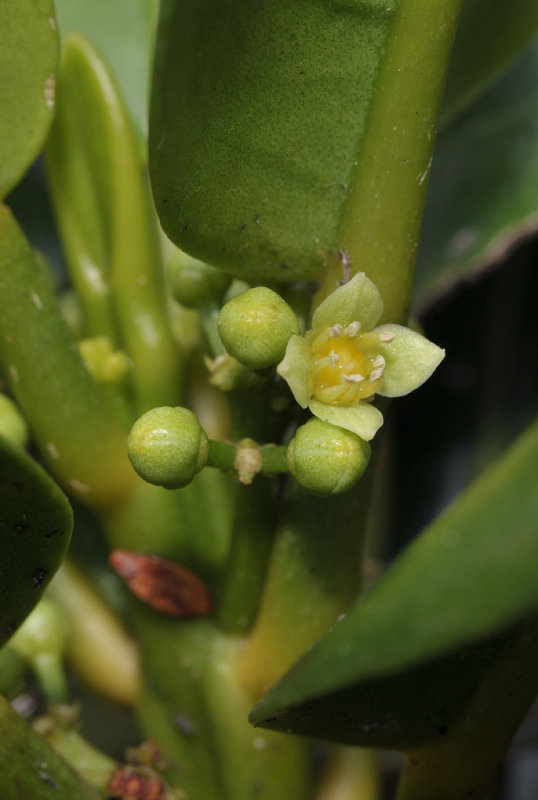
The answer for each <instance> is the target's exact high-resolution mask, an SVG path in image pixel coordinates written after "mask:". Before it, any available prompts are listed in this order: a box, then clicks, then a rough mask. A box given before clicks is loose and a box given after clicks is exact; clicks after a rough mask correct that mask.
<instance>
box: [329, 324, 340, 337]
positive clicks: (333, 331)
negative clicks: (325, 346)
mask: <svg viewBox="0 0 538 800" xmlns="http://www.w3.org/2000/svg"><path fill="white" fill-rule="evenodd" d="M342 331H343V328H342V326H341V325H340V324H339V323H338V322H337V323H336V325H333V326H332V328H331V339H334V338H335V337H336V336H341V335H342Z"/></svg>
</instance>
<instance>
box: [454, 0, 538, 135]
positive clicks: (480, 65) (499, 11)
mask: <svg viewBox="0 0 538 800" xmlns="http://www.w3.org/2000/svg"><path fill="white" fill-rule="evenodd" d="M537 28H538V4H537V3H536V2H535V0H512V2H511V3H510V5H509V6H507V5H506V4H505V3H499V2H496V3H495V2H494V3H492V2H491V0H465V2H464V3H463V8H462V13H461V19H460V22H459V25H458V31H457V34H456V40H455V42H454V50H453V52H452V58H451V61H450V69H449V71H448V77H447V86H446V91H445V97H444V100H443V107H442V109H441V124H446V122H448V121H449V120H450V119H453V118H454V116H455V115H457V114H458V113H459V112H460V111H461V110H462V109H464V108H466V107H467V106H468V105H469V104H470V102H472V101H473V100H474V99H475V98H476V97H477V96H478V95H480V94H481V93H482V92H483V91H484V89H485V88H487V87H488V86H489V84H490V83H491V82H492V81H493V80H494V79H495V78H496V77H497V76H498V74H499V73H500V72H501V71H502V69H503V68H504V67H506V65H507V64H508V63H509V62H510V60H511V59H512V58H514V57H515V56H516V55H517V54H518V53H519V52H520V51H521V50H523V49H524V48H525V46H526V45H527V44H528V42H529V40H530V39H531V38H532V37H533V35H534V33H535V32H536V29H537Z"/></svg>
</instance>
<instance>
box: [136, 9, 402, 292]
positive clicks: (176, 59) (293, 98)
mask: <svg viewBox="0 0 538 800" xmlns="http://www.w3.org/2000/svg"><path fill="white" fill-rule="evenodd" d="M393 14H394V4H392V5H391V4H388V3H384V2H380V1H379V0H358V2H353V3H347V2H346V3H338V4H334V3H326V2H325V1H324V0H289V1H288V2H286V3H274V2H273V0H262V2H260V0H255V2H244V0H241V2H238V0H227V2H222V0H203V2H201V1H200V0H187V1H185V2H181V3H176V2H173V1H172V2H170V0H164V2H162V3H161V20H160V26H159V34H158V41H157V47H156V65H155V72H154V78H153V91H152V107H151V113H150V167H151V171H152V180H153V187H154V194H155V202H156V207H157V211H158V213H159V215H160V217H161V221H162V223H163V226H164V228H165V230H166V232H167V233H168V235H169V236H170V238H172V239H173V240H174V241H175V242H176V243H177V244H179V245H180V246H181V247H182V249H185V250H186V251H187V252H190V253H192V254H193V255H196V256H199V257H201V258H203V259H204V260H207V261H209V262H210V263H211V262H213V263H215V264H217V265H218V266H224V267H226V266H229V267H230V268H231V269H233V270H234V271H235V272H236V273H241V272H242V273H243V274H244V275H249V276H252V275H254V274H256V275H257V276H258V277H259V276H263V275H265V276H267V275H272V276H273V278H274V277H275V275H278V277H279V278H281V279H284V280H293V279H294V277H297V276H305V275H307V274H310V275H312V274H313V273H315V272H316V271H319V268H320V266H321V265H322V264H323V261H324V258H325V257H326V255H327V252H328V251H329V250H330V249H331V248H332V247H333V245H334V242H335V238H336V227H337V224H338V222H339V219H340V212H341V209H342V205H343V203H344V201H345V199H346V189H347V184H348V183H349V181H350V179H351V174H352V172H353V169H354V161H355V160H356V145H357V141H358V140H360V139H361V137H362V136H363V134H364V130H365V124H366V118H367V113H368V109H369V105H370V101H371V98H372V95H373V92H374V88H375V82H376V77H377V71H378V68H379V64H380V60H381V56H382V51H383V47H384V45H385V42H386V37H387V32H388V29H389V26H390V22H391V20H392V17H393ZM324 251H325V252H324Z"/></svg>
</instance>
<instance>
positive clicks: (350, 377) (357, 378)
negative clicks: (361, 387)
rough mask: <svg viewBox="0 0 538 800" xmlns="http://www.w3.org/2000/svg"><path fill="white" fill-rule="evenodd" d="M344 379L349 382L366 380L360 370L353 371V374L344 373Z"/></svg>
mask: <svg viewBox="0 0 538 800" xmlns="http://www.w3.org/2000/svg"><path fill="white" fill-rule="evenodd" d="M370 378H371V375H370ZM344 380H345V381H346V382H347V383H360V382H361V381H363V380H364V375H361V374H360V372H353V373H351V375H344Z"/></svg>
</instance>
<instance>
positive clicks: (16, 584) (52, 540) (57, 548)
mask: <svg viewBox="0 0 538 800" xmlns="http://www.w3.org/2000/svg"><path fill="white" fill-rule="evenodd" d="M0 508H1V509H2V515H1V517H0V564H1V565H2V567H1V571H0V593H1V595H2V604H1V606H0V643H2V644H3V643H4V642H5V641H6V640H7V639H9V638H10V636H11V635H12V634H13V633H14V632H15V631H16V629H17V628H18V627H19V625H20V624H21V622H22V621H23V620H24V618H25V617H26V616H27V615H28V614H29V613H30V611H31V610H32V609H33V608H34V606H35V605H36V604H37V602H38V601H39V598H40V597H41V595H42V594H43V592H44V591H45V588H46V586H47V584H48V583H49V581H50V580H51V578H52V577H53V575H54V573H55V572H56V570H57V569H58V567H59V566H60V564H61V563H62V559H63V558H64V556H65V554H66V552H67V548H68V546H69V540H70V538H71V530H72V527H73V514H72V511H71V507H70V505H69V502H68V500H67V498H66V497H65V495H64V494H63V493H62V492H61V491H60V489H59V488H58V486H57V485H56V484H55V483H54V481H53V480H52V479H51V478H50V477H49V475H47V473H46V472H45V471H44V470H43V469H42V468H41V467H40V466H39V465H38V464H36V462H35V461H34V460H33V459H31V458H30V457H29V456H28V455H26V453H25V452H24V451H23V450H22V449H21V448H19V447H17V446H16V445H12V444H10V443H9V442H8V441H7V440H6V439H4V438H3V437H0Z"/></svg>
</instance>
